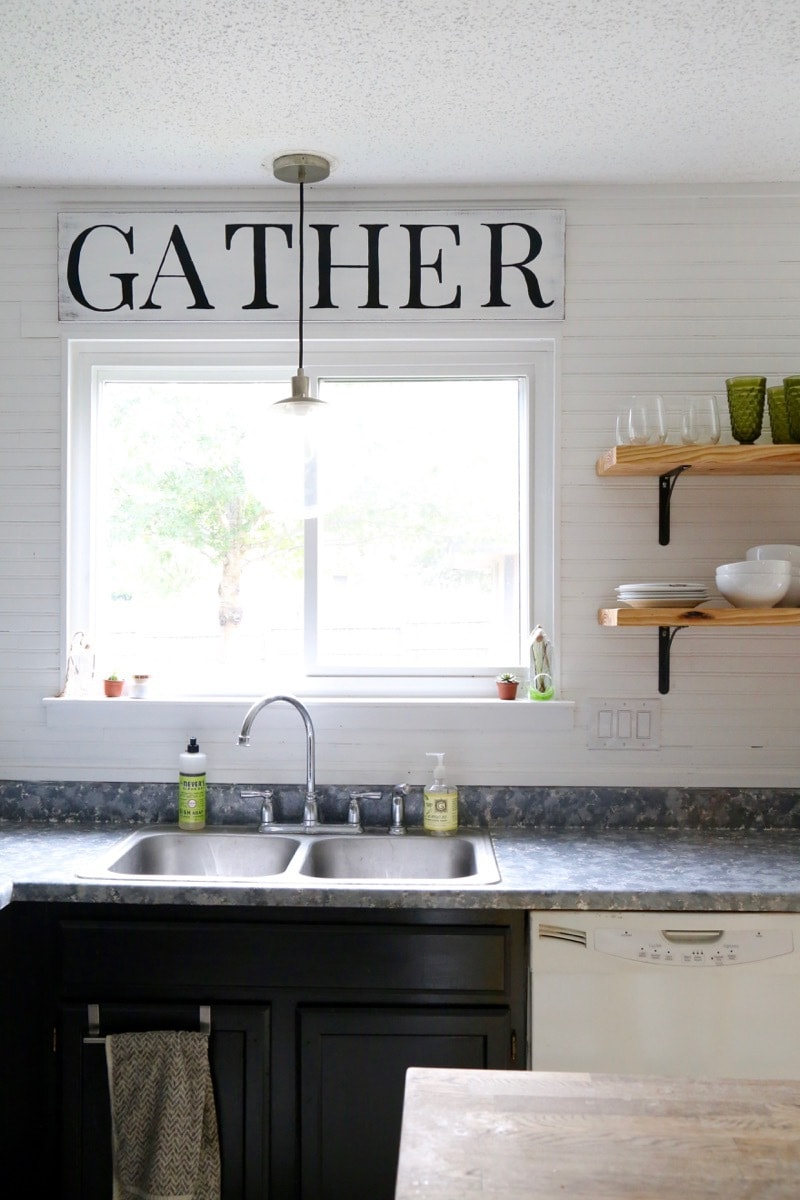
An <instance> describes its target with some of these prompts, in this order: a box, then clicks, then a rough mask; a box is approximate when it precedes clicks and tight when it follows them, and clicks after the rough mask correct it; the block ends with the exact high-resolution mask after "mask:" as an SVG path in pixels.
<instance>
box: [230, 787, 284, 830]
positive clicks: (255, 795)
mask: <svg viewBox="0 0 800 1200" xmlns="http://www.w3.org/2000/svg"><path fill="white" fill-rule="evenodd" d="M239 795H240V796H241V797H242V799H243V800H261V802H262V803H261V824H260V825H259V827H258V831H259V833H263V832H264V831H265V830H266V829H269V827H270V825H272V823H273V821H274V820H275V813H274V810H273V807H272V790H271V789H270V788H266V789H265V791H263V792H240V793H239Z"/></svg>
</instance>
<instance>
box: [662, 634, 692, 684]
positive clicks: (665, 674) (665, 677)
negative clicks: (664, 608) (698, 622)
mask: <svg viewBox="0 0 800 1200" xmlns="http://www.w3.org/2000/svg"><path fill="white" fill-rule="evenodd" d="M685 628H686V626H685V625H659V627H658V690H659V692H660V693H661V695H662V696H666V695H667V693H668V692H669V653H670V650H671V649H672V643H673V641H674V639H675V634H676V633H677V632H678V630H679V629H685Z"/></svg>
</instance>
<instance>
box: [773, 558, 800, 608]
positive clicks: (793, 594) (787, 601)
mask: <svg viewBox="0 0 800 1200" xmlns="http://www.w3.org/2000/svg"><path fill="white" fill-rule="evenodd" d="M777 607H778V608H800V567H792V573H791V576H790V578H789V590H788V592H787V593H786V595H785V596H784V597H783V599H782V600H779V601H778V604H777Z"/></svg>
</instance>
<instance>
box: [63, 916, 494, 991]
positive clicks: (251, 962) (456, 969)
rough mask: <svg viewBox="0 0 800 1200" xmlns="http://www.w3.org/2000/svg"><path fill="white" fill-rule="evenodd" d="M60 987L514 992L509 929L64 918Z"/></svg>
mask: <svg viewBox="0 0 800 1200" xmlns="http://www.w3.org/2000/svg"><path fill="white" fill-rule="evenodd" d="M59 940H60V948H61V982H62V985H63V990H64V994H65V995H79V996H80V997H81V998H85V997H87V996H91V995H93V994H95V993H96V994H97V996H98V999H99V998H101V997H102V996H103V995H109V994H113V993H115V992H119V994H124V995H125V996H126V997H127V998H135V997H146V996H150V995H154V994H159V995H161V996H164V995H165V989H172V992H171V994H174V992H175V990H180V991H181V993H183V994H186V995H187V996H188V995H195V994H197V995H200V996H209V995H211V994H212V990H213V994H214V995H215V996H220V995H224V994H225V993H226V991H227V992H230V993H232V994H239V993H241V991H242V990H249V989H256V990H258V991H263V990H265V989H269V990H270V991H274V990H275V989H276V988H277V989H279V988H304V989H305V988H323V989H326V988H336V989H337V990H341V989H344V990H351V991H353V992H359V993H360V992H386V991H389V992H400V993H404V994H418V993H420V994H421V993H425V994H427V995H431V994H433V995H440V996H441V995H443V994H446V995H452V994H454V993H466V994H468V995H470V996H479V997H481V998H482V999H485V1000H497V999H500V998H503V997H505V996H506V995H507V993H508V992H509V989H510V988H511V986H512V979H511V975H512V961H511V957H512V956H511V951H512V931H511V928H510V927H509V926H506V925H497V924H495V925H486V926H476V925H467V926H464V927H459V926H453V925H452V924H442V925H438V924H435V923H426V924H424V925H420V926H414V925H398V924H396V923H389V924H386V925H384V924H381V923H377V922H373V923H370V924H368V925H361V924H356V923H354V924H352V925H350V924H321V925H313V924H299V923H298V924H285V925H282V924H275V925H272V924H270V925H266V924H265V925H260V924H253V923H226V924H225V925H222V924H220V923H217V922H202V921H200V922H197V923H195V922H169V921H158V922H155V921H141V922H139V921H119V922H116V921H114V922H111V921H97V922H92V921H69V920H67V921H63V922H61V925H60V939H59Z"/></svg>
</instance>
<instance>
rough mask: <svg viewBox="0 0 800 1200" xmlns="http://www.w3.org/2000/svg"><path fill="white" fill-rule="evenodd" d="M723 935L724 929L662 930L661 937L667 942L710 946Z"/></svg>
mask: <svg viewBox="0 0 800 1200" xmlns="http://www.w3.org/2000/svg"><path fill="white" fill-rule="evenodd" d="M724 934H725V930H724V929H662V930H661V936H662V937H663V938H664V940H665V941H667V942H683V943H684V944H688V945H692V946H710V945H711V944H712V943H714V942H718V941H719V940H720V938H722V937H723V936H724Z"/></svg>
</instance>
